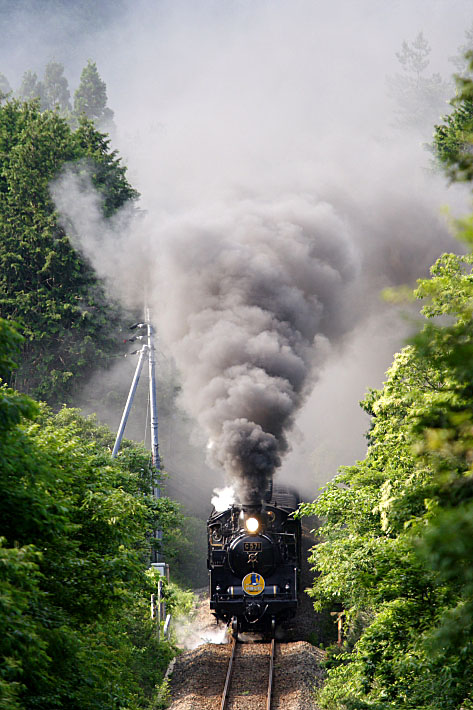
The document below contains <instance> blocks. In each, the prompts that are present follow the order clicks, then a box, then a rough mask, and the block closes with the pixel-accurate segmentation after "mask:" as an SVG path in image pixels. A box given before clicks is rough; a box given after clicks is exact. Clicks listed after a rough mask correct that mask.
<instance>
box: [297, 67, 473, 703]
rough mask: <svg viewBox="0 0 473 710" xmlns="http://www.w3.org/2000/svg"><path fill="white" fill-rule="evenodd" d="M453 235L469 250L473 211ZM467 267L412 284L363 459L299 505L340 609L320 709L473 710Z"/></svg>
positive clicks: (471, 298)
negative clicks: (414, 328) (411, 322)
mask: <svg viewBox="0 0 473 710" xmlns="http://www.w3.org/2000/svg"><path fill="white" fill-rule="evenodd" d="M462 86H463V89H462V96H463V99H462V100H461V101H460V103H459V105H458V107H457V109H456V111H455V112H454V113H453V114H452V117H451V120H447V122H446V124H445V127H444V129H445V130H444V131H443V133H442V135H443V137H444V138H445V140H447V141H450V140H451V143H452V145H453V144H454V143H455V141H457V138H458V136H457V135H456V133H455V130H456V129H455V125H456V124H455V121H456V120H457V118H458V115H455V114H458V112H460V113H462V114H463V112H464V111H465V110H468V104H467V102H468V101H469V100H470V98H471V91H472V89H473V84H472V82H471V80H469V79H467V78H463V79H462ZM449 131H451V133H449ZM438 135H439V134H438ZM471 146H472V141H471V136H470V135H469V133H467V132H463V134H462V139H461V141H460V142H458V141H457V149H456V152H452V153H451V154H450V156H449V157H448V160H446V163H447V166H448V167H449V168H451V170H452V172H451V174H452V175H454V176H456V177H457V178H461V179H464V180H466V179H471V178H469V174H468V172H466V171H465V170H464V168H463V166H464V159H465V155H466V154H469V155H470V156H471ZM440 158H441V159H442V160H445V158H444V156H442V155H440ZM456 171H458V172H456ZM460 236H461V238H462V239H463V240H465V241H466V242H467V243H469V244H473V217H472V218H471V219H469V220H468V219H467V220H465V221H464V222H463V224H462V225H461V234H460ZM472 265H473V255H471V254H468V255H466V256H462V257H459V256H456V255H454V254H445V255H443V256H442V257H441V258H440V259H439V260H438V262H437V263H436V264H435V265H434V267H433V268H432V275H431V278H430V279H424V280H421V281H419V283H418V288H417V289H416V291H415V296H416V297H417V298H419V299H422V300H423V301H424V306H423V309H422V313H423V315H424V317H425V319H426V320H425V325H424V326H423V328H422V330H421V331H420V333H419V334H418V335H417V336H416V337H415V338H413V340H412V342H411V344H410V345H409V346H407V347H406V348H404V349H403V350H402V351H401V352H400V353H399V354H398V355H397V356H396V358H395V360H394V363H393V365H392V367H391V369H390V370H389V372H388V373H387V376H388V377H387V381H386V383H385V385H384V387H383V388H382V389H381V390H375V391H370V392H369V393H368V395H367V397H366V398H365V400H364V402H363V403H362V406H363V407H364V408H365V410H366V411H367V412H368V413H369V414H370V415H371V417H372V427H371V430H370V432H369V447H368V453H367V456H366V458H365V459H364V460H363V461H360V462H358V463H357V464H356V465H354V466H350V467H345V468H344V469H343V470H342V471H341V473H340V474H339V475H338V476H337V477H336V478H335V479H334V481H332V482H331V483H329V484H328V486H327V487H326V488H325V490H324V491H323V493H322V495H321V497H320V498H319V499H318V501H317V502H316V503H315V504H310V505H306V506H305V507H304V512H306V513H308V514H314V513H316V514H318V515H319V516H321V517H322V518H323V519H324V524H323V526H322V528H321V529H320V530H319V534H320V540H321V542H320V544H319V545H317V546H316V547H315V548H314V550H313V555H312V562H313V563H314V566H315V567H316V569H317V570H319V572H320V576H318V577H317V579H316V580H315V583H314V587H313V590H312V594H313V596H314V599H315V600H316V604H317V606H318V607H322V606H328V607H329V608H330V607H331V608H338V609H340V608H343V610H344V614H345V617H346V625H345V628H346V638H345V647H344V649H343V652H341V653H340V652H338V653H337V652H336V653H334V654H333V655H332V657H331V659H330V663H329V665H330V666H331V668H330V670H329V672H328V680H327V683H326V685H325V688H324V689H323V691H322V693H321V695H320V703H321V706H322V707H324V708H330V709H333V710H342V709H346V710H349V709H350V710H354V709H355V708H356V709H361V708H373V709H376V710H381V709H382V710H386V709H388V708H390V709H391V708H392V709H393V710H394V709H399V710H401V708H402V709H403V710H407V709H408V708H409V709H412V710H413V709H414V708H415V709H416V710H423V709H425V710H427V708H434V707H435V708H436V709H437V710H454V709H455V710H460V708H461V709H462V710H468V708H473V693H472V683H471V677H472V674H473V573H472V569H473V565H472V563H473V544H472V540H473V319H472V316H473V268H472Z"/></svg>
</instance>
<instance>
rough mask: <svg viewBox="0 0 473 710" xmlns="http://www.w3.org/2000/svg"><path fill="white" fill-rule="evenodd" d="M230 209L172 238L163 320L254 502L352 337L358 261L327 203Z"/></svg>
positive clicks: (222, 455) (206, 417) (224, 460)
mask: <svg viewBox="0 0 473 710" xmlns="http://www.w3.org/2000/svg"><path fill="white" fill-rule="evenodd" d="M228 212H229V213H228V214H226V215H225V217H224V218H222V217H220V219H215V220H209V218H208V216H207V224H205V226H204V225H203V224H201V223H199V221H197V222H196V224H195V225H194V226H191V225H188V227H187V229H186V230H184V232H181V233H179V234H175V235H174V238H173V239H168V240H167V243H168V245H171V246H170V248H168V250H167V252H166V254H165V255H163V259H164V264H163V269H161V273H162V272H163V270H165V271H166V273H167V275H168V276H167V279H166V283H167V286H168V288H170V291H168V289H166V295H165V296H164V303H163V309H162V310H163V311H164V312H165V313H167V314H168V315H167V317H165V318H164V319H163V318H162V316H161V315H158V319H159V321H160V325H161V331H162V332H163V335H164V337H165V338H166V339H167V341H168V342H170V343H172V346H173V352H174V355H175V357H176V360H177V364H178V366H179V368H180V371H181V373H182V377H183V391H184V395H183V401H184V404H185V406H186V408H187V409H188V410H189V411H190V412H191V413H192V414H193V415H194V416H195V417H196V419H197V420H198V421H199V423H200V424H201V425H202V426H203V428H204V429H205V431H207V432H208V435H209V457H210V459H211V460H212V462H213V463H214V464H216V465H220V466H223V468H224V469H225V470H226V471H227V473H228V474H229V475H230V477H232V478H233V479H236V481H237V487H238V491H239V494H240V497H241V498H242V499H244V500H253V499H255V498H256V499H261V496H262V493H263V492H264V489H265V486H266V483H267V481H268V479H269V478H270V477H271V476H272V474H273V472H274V470H275V469H276V468H277V467H278V466H279V465H280V463H281V456H282V454H284V453H285V452H286V451H287V448H288V441H287V433H288V431H289V430H290V428H291V427H292V425H293V422H294V417H295V414H296V412H297V411H298V409H299V407H300V406H301V403H302V402H303V400H304V398H305V396H306V394H307V392H308V390H309V386H310V384H311V383H312V378H313V376H314V373H315V370H314V364H315V362H316V361H317V358H319V359H321V358H322V357H323V354H324V352H325V350H326V349H327V341H328V340H330V341H331V340H336V339H338V338H339V337H340V335H341V334H342V333H343V332H344V330H345V325H344V319H345V315H346V314H345V313H344V309H343V308H342V307H341V305H342V303H343V298H344V296H345V295H346V288H347V285H348V284H350V281H351V279H352V278H353V277H354V275H355V274H356V272H357V265H356V259H355V257H354V254H353V252H352V248H351V246H350V242H349V240H348V238H347V234H346V231H347V230H346V227H345V225H344V224H343V223H342V222H341V220H340V219H339V218H337V217H336V215H335V214H334V212H333V209H332V208H331V207H330V206H328V205H327V204H324V203H319V204H315V203H313V202H311V201H310V200H309V199H303V198H301V197H292V198H287V199H286V200H285V201H282V202H280V203H279V204H277V205H274V204H272V203H270V204H264V203H261V204H255V203H253V202H244V203H243V204H241V205H239V206H238V208H234V209H233V214H232V212H231V210H230V209H229V210H228ZM169 314H172V316H171V319H170V317H169Z"/></svg>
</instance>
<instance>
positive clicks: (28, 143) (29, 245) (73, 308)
mask: <svg viewBox="0 0 473 710" xmlns="http://www.w3.org/2000/svg"><path fill="white" fill-rule="evenodd" d="M56 78H57V75H56ZM59 78H60V75H59ZM53 84H54V82H51V85H50V92H51V93H50V95H53V93H52V92H53ZM58 85H59V86H62V84H61V82H59V84H58V83H57V82H56V88H57V86H58ZM57 95H58V94H57V92H56V96H57ZM63 97H65V94H64V93H63ZM70 162H73V163H74V164H75V166H76V168H75V169H76V170H77V171H79V173H81V171H82V172H84V173H85V174H87V175H88V176H89V175H90V177H91V179H92V182H93V183H94V184H95V186H96V187H97V189H98V190H100V193H101V195H102V197H103V210H104V213H105V215H106V216H109V215H111V214H112V213H113V212H114V211H115V210H116V209H118V207H120V206H121V205H123V204H124V203H125V202H127V201H133V200H135V199H136V197H137V193H136V191H135V190H134V189H133V188H132V187H131V185H130V184H129V183H128V181H127V179H126V170H125V168H124V166H123V165H122V163H121V160H120V158H119V157H118V156H117V153H116V152H115V151H113V150H111V149H110V141H109V139H108V138H107V137H106V136H105V135H104V134H102V133H100V132H99V131H98V130H97V129H96V128H95V127H94V125H93V124H92V122H91V121H89V120H88V119H86V118H82V119H81V120H80V122H79V126H78V128H77V129H76V130H72V129H71V127H70V126H69V124H68V122H67V120H66V119H65V118H63V117H62V116H60V115H59V113H58V112H56V111H41V109H40V108H39V106H38V103H37V102H35V101H32V102H27V103H19V102H18V101H10V102H8V103H6V104H4V105H3V106H1V107H0V171H1V178H0V194H1V195H2V199H1V201H0V233H1V239H0V311H1V313H2V315H3V317H6V318H8V319H11V320H14V321H16V322H17V323H18V324H19V326H20V328H21V331H22V333H23V335H24V337H25V341H24V343H23V346H22V352H21V360H20V363H21V364H20V367H19V369H18V371H17V373H16V375H15V378H14V381H15V384H16V386H17V388H18V389H20V390H21V391H24V392H27V393H30V394H33V395H34V396H36V397H39V398H43V399H46V400H47V401H48V402H49V403H51V404H57V403H61V402H67V401H70V400H71V396H72V395H73V392H74V390H75V391H76V390H77V388H78V386H79V385H80V382H83V381H84V380H85V378H87V377H88V376H89V375H90V373H91V372H92V371H93V370H94V369H95V368H96V367H97V366H106V365H107V363H110V358H112V357H114V356H116V355H117V342H118V337H119V328H120V326H121V323H122V320H121V319H122V318H123V315H122V311H121V310H120V309H119V308H118V307H117V306H115V305H113V303H111V302H110V301H109V299H108V298H107V296H106V295H105V291H104V288H103V285H102V284H101V283H100V281H99V280H98V279H97V277H96V275H95V273H94V271H93V269H92V268H91V266H90V265H89V264H88V263H87V261H86V260H84V258H83V257H81V256H80V254H79V253H78V252H76V251H75V249H74V248H73V247H72V245H71V242H70V240H69V237H68V236H67V234H66V233H65V231H64V229H63V228H62V227H61V226H60V225H59V223H58V220H57V214H56V212H55V208H54V204H53V202H52V198H51V196H50V192H49V185H50V182H51V180H54V178H56V177H57V176H58V175H59V174H60V171H61V169H62V168H63V166H64V165H65V164H66V163H70Z"/></svg>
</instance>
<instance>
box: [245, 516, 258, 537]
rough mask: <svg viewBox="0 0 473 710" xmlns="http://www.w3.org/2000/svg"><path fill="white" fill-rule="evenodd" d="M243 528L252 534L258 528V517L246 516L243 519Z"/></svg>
mask: <svg viewBox="0 0 473 710" xmlns="http://www.w3.org/2000/svg"><path fill="white" fill-rule="evenodd" d="M245 528H246V530H247V532H249V533H251V534H254V533H257V532H258V530H259V520H258V518H247V519H246V520H245Z"/></svg>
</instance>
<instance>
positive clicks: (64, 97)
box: [43, 61, 71, 113]
mask: <svg viewBox="0 0 473 710" xmlns="http://www.w3.org/2000/svg"><path fill="white" fill-rule="evenodd" d="M43 94H44V104H45V107H46V108H48V109H52V110H54V109H55V108H59V109H60V111H62V112H63V113H66V112H68V111H70V110H71V102H70V97H71V94H70V92H69V86H68V82H67V79H66V77H65V76H64V66H63V65H62V64H60V63H59V62H55V61H52V62H49V63H48V64H47V65H46V69H45V71H44V79H43Z"/></svg>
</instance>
